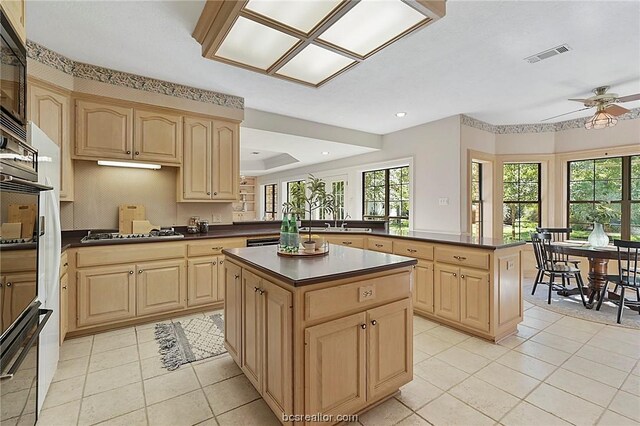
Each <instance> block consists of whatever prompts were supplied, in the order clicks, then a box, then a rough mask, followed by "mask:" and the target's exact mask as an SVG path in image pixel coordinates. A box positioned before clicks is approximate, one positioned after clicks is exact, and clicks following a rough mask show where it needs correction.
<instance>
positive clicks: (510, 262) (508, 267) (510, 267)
mask: <svg viewBox="0 0 640 426" xmlns="http://www.w3.org/2000/svg"><path fill="white" fill-rule="evenodd" d="M514 266H515V264H514V262H513V260H508V261H507V271H508V270H510V269H513V267H514Z"/></svg>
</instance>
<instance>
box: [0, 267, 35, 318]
mask: <svg viewBox="0 0 640 426" xmlns="http://www.w3.org/2000/svg"><path fill="white" fill-rule="evenodd" d="M4 287H5V289H4V297H3V299H4V300H3V306H2V309H3V311H2V314H3V316H4V320H5V322H4V323H5V325H6V326H9V325H11V323H12V322H13V321H15V320H16V319H17V318H18V317H19V316H20V314H21V313H22V311H23V310H24V309H25V308H26V307H27V306H28V305H29V304H30V303H31V302H32V301H33V298H34V296H35V294H36V274H35V273H23V274H7V275H6V276H5V283H4Z"/></svg>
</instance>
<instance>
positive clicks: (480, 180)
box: [469, 160, 484, 238]
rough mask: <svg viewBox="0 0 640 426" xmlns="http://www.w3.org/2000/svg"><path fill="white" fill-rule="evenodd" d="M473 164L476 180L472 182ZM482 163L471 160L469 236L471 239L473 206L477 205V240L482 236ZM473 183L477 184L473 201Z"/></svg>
mask: <svg viewBox="0 0 640 426" xmlns="http://www.w3.org/2000/svg"><path fill="white" fill-rule="evenodd" d="M474 164H477V165H478V180H477V181H475V180H473V166H474ZM482 171H483V167H482V163H481V162H480V161H476V160H471V210H470V212H469V214H470V215H471V230H470V231H471V236H472V237H473V236H474V235H473V206H474V204H478V222H477V224H478V235H477V237H478V238H482V237H483V236H484V229H483V228H484V197H483V190H482V185H483V183H484V182H483V176H482ZM474 183H477V184H478V199H477V200H474V199H473V185H474Z"/></svg>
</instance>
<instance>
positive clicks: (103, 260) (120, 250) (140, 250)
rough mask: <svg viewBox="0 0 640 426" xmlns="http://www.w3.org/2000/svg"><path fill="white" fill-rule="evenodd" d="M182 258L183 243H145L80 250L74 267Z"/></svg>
mask: <svg viewBox="0 0 640 426" xmlns="http://www.w3.org/2000/svg"><path fill="white" fill-rule="evenodd" d="M179 257H184V243H145V244H123V245H118V246H116V245H115V244H114V245H109V246H104V247H87V248H81V249H79V250H78V252H77V253H76V267H78V268H84V267H87V266H101V265H111V264H116V263H133V262H143V261H147V260H165V259H175V258H179Z"/></svg>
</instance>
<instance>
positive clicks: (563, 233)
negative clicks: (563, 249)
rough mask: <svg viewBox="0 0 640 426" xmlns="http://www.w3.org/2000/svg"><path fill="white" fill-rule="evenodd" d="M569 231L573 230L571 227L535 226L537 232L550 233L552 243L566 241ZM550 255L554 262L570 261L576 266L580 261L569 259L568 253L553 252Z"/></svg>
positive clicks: (569, 234) (569, 235)
mask: <svg viewBox="0 0 640 426" xmlns="http://www.w3.org/2000/svg"><path fill="white" fill-rule="evenodd" d="M571 231H573V229H572V228H536V232H537V233H543V234H551V242H552V243H557V242H561V241H567V240H568V239H569V238H570V237H571ZM552 257H553V261H554V262H562V263H565V264H568V263H571V264H574V265H575V266H576V267H578V264H579V263H580V261H579V260H573V259H569V255H567V254H564V253H558V252H554V253H552Z"/></svg>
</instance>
